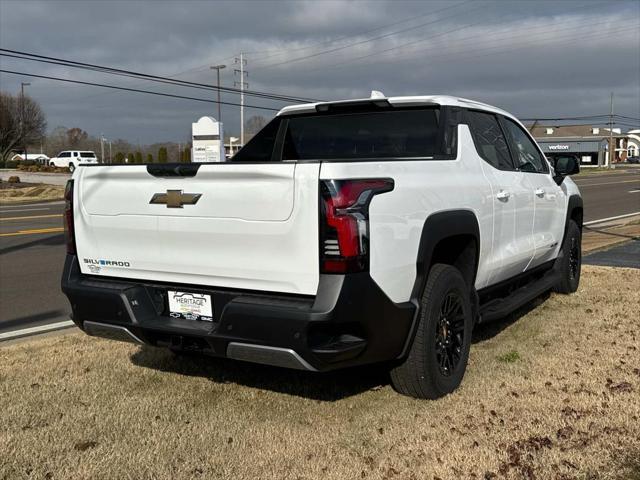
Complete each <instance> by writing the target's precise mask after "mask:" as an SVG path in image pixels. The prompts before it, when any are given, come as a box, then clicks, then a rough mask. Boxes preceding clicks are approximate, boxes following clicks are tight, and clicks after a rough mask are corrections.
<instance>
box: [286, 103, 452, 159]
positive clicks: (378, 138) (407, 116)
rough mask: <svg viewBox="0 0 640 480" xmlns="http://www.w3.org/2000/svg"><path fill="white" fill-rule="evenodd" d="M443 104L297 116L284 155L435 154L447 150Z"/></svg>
mask: <svg viewBox="0 0 640 480" xmlns="http://www.w3.org/2000/svg"><path fill="white" fill-rule="evenodd" d="M441 130H442V129H441V128H440V109H438V108H430V109H421V110H388V111H383V112H361V113H344V114H328V115H315V116H305V117H292V118H290V119H289V120H288V128H287V131H286V134H285V138H284V146H283V151H282V159H283V160H329V159H345V160H352V159H368V158H411V157H414V158H415V157H435V156H439V155H444V154H447V153H448V151H445V150H446V149H445V148H444V147H443V143H444V142H443V141H442V140H441V137H442V136H443V135H442V133H441Z"/></svg>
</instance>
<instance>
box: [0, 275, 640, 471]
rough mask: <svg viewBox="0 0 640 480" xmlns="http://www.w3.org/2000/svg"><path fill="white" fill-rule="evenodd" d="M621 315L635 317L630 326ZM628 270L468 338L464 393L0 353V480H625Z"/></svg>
mask: <svg viewBox="0 0 640 480" xmlns="http://www.w3.org/2000/svg"><path fill="white" fill-rule="evenodd" d="M634 312H635V313H634ZM638 312H640V271H638V270H630V269H629V270H627V269H612V268H606V267H590V266H586V267H584V268H583V280H582V285H581V288H580V290H579V292H578V293H577V294H575V295H571V296H562V295H555V294H551V295H549V296H547V297H544V298H540V299H538V300H537V301H536V302H534V303H533V304H531V305H529V306H528V307H527V308H526V309H525V310H522V311H520V312H518V313H517V314H516V315H513V316H512V317H510V318H509V319H507V320H505V321H504V322H501V323H497V324H491V325H488V326H483V327H479V328H478V329H477V330H476V333H475V338H474V344H473V346H472V349H471V358H470V364H469V368H468V370H467V374H466V377H465V379H464V382H463V384H462V387H461V388H460V389H459V390H458V391H457V392H455V393H454V394H452V395H449V396H448V397H446V398H444V399H442V400H439V401H422V400H415V399H411V398H407V397H402V396H400V395H398V394H397V393H395V392H394V391H393V389H392V388H391V387H390V386H389V384H388V378H387V375H386V374H385V372H384V370H382V369H375V368H368V369H359V370H350V371H344V372H338V373H334V374H324V375H320V374H310V373H304V372H296V371H288V370H281V369H277V368H269V367H262V366H257V365H249V364H242V363H236V362H232V361H222V360H217V359H206V358H197V357H193V358H177V357H174V356H173V355H172V354H171V353H169V352H167V351H164V350H157V349H153V348H149V347H137V346H133V345H128V344H121V343H115V342H110V341H107V340H100V339H95V338H90V337H86V336H84V335H82V334H79V333H73V334H67V335H61V336H57V337H53V338H45V339H34V340H30V341H26V342H22V343H18V344H14V345H10V346H5V347H0V399H1V403H0V405H1V408H2V413H1V414H0V479H14V478H46V479H58V478H60V479H71V478H73V479H84V478H86V479H89V478H91V479H99V478H118V479H120V478H122V479H124V478H135V479H145V478H149V479H151V478H171V479H191V478H230V479H241V478H242V479H244V478H246V479H255V478H278V479H282V478H286V479H355V478H375V479H394V478H397V479H429V480H433V479H438V478H440V479H443V480H444V479H449V478H451V479H454V478H475V479H490V478H513V479H516V478H517V479H520V478H526V479H534V478H536V479H574V478H575V479H585V480H586V479H601V478H602V479H614V478H616V479H617V478H629V479H631V478H636V479H637V478H640V419H639V418H638V417H640V350H639V349H640V341H639V340H640V318H639V316H638Z"/></svg>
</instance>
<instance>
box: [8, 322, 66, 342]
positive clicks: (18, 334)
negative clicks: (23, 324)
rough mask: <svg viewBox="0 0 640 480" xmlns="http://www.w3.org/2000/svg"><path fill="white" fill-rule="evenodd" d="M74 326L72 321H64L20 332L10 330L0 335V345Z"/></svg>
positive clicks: (24, 329) (23, 329)
mask: <svg viewBox="0 0 640 480" xmlns="http://www.w3.org/2000/svg"><path fill="white" fill-rule="evenodd" d="M73 326H75V324H74V323H73V321H71V320H64V321H61V322H56V323H48V324H46V325H39V326H37V327H29V328H22V329H20V330H12V331H10V332H3V333H0V345H1V344H2V343H4V342H8V341H10V340H17V339H19V338H24V337H31V336H34V335H40V334H43V333H49V332H55V331H57V330H64V329H66V328H70V327H73Z"/></svg>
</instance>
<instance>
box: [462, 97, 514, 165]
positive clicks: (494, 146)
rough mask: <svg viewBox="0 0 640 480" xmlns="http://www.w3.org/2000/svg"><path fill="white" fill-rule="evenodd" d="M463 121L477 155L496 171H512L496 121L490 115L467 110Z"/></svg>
mask: <svg viewBox="0 0 640 480" xmlns="http://www.w3.org/2000/svg"><path fill="white" fill-rule="evenodd" d="M465 121H466V123H467V125H468V126H469V130H470V131H471V137H472V138H473V143H474V144H475V147H476V151H477V152H478V155H480V157H481V158H482V159H483V160H484V161H485V162H487V163H488V164H489V165H491V166H492V167H494V168H497V169H498V170H514V167H513V163H511V156H510V155H509V147H508V146H507V140H506V138H505V136H504V133H503V132H502V128H500V124H499V123H498V119H497V118H496V116H495V115H494V114H492V113H487V112H478V111H476V110H468V111H467V112H466V115H465Z"/></svg>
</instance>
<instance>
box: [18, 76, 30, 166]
mask: <svg viewBox="0 0 640 480" xmlns="http://www.w3.org/2000/svg"><path fill="white" fill-rule="evenodd" d="M29 85H31V84H30V83H26V82H21V83H20V95H21V96H20V100H21V101H20V107H21V108H20V113H21V115H20V123H21V125H20V127H21V128H20V131H21V133H22V149H23V150H24V160H25V161H26V160H27V136H26V135H25V131H26V128H25V124H26V122H25V119H24V87H28V86H29Z"/></svg>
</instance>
